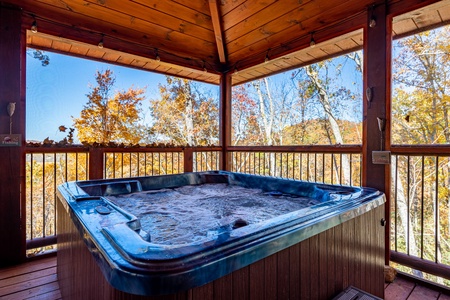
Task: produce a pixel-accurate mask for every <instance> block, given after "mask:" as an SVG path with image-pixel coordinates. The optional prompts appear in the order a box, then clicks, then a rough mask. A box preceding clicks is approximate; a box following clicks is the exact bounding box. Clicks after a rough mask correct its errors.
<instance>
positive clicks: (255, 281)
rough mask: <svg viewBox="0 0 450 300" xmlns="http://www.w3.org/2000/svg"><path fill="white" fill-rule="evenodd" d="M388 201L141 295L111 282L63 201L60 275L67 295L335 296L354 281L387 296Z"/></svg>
mask: <svg viewBox="0 0 450 300" xmlns="http://www.w3.org/2000/svg"><path fill="white" fill-rule="evenodd" d="M383 217H384V205H382V206H379V207H378V208H376V209H375V210H372V211H370V212H368V213H366V214H364V215H362V216H359V217H357V218H354V219H352V220H350V221H348V222H346V223H344V224H341V225H338V226H336V227H334V228H331V229H329V230H327V231H324V232H322V233H320V234H318V235H316V236H314V237H311V238H309V239H307V240H305V241H302V242H300V243H298V244H295V245H294V246H292V247H289V248H287V249H285V250H283V251H280V252H278V253H276V254H274V255H271V256H269V257H267V258H265V259H262V260H260V261H258V262H256V263H254V264H252V265H250V266H247V267H244V268H242V269H240V270H237V271H235V272H233V273H231V274H229V275H227V276H224V277H222V278H220V279H218V280H215V281H213V282H211V283H209V284H206V285H204V286H201V287H197V288H194V289H191V290H188V291H185V292H180V293H178V294H174V295H167V296H159V297H142V296H134V295H130V294H126V293H123V292H121V291H118V290H116V289H114V288H112V287H111V286H110V285H109V284H108V283H107V282H106V280H105V278H104V276H103V274H102V273H101V271H100V269H99V267H98V266H97V264H96V262H95V260H94V259H93V257H92V254H91V253H90V252H89V251H88V250H87V247H86V246H85V245H84V242H83V240H82V238H81V237H80V235H79V233H78V231H77V229H76V228H75V226H74V224H73V222H72V220H71V219H70V217H69V215H68V214H67V212H66V211H65V209H64V208H63V206H62V204H61V203H60V202H59V201H58V232H59V233H60V234H59V235H58V279H59V284H60V288H61V294H62V296H63V298H64V299H96V300H98V299H122V300H126V299H186V300H187V299H190V300H195V299H199V300H205V299H214V300H220V299H257V300H260V299H283V300H286V299H330V298H332V297H334V296H336V295H337V294H338V293H339V292H340V291H342V290H344V289H345V288H346V287H347V286H349V285H353V286H355V287H358V288H360V289H363V290H365V291H367V292H369V293H371V294H374V295H376V296H378V297H381V298H383V296H384V275H383V270H384V228H383V227H382V226H381V225H380V220H381V218H383Z"/></svg>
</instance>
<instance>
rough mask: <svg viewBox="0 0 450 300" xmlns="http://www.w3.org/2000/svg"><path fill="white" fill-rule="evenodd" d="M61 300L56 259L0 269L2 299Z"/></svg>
mask: <svg viewBox="0 0 450 300" xmlns="http://www.w3.org/2000/svg"><path fill="white" fill-rule="evenodd" d="M30 298H32V299H42V300H43V299H45V300H56V299H61V293H60V292H59V285H58V279H57V278H56V257H48V258H43V259H39V260H35V261H32V262H28V263H25V264H22V265H18V266H14V267H10V268H5V269H0V299H2V300H3V299H5V300H6V299H8V300H12V299H14V300H16V299H17V300H22V299H30Z"/></svg>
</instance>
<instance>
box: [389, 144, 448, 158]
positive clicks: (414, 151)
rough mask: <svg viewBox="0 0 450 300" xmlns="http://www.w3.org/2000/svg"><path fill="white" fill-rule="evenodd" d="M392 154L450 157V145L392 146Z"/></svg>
mask: <svg viewBox="0 0 450 300" xmlns="http://www.w3.org/2000/svg"><path fill="white" fill-rule="evenodd" d="M390 150H391V152H392V154H411V155H440V156H450V145H391V147H390Z"/></svg>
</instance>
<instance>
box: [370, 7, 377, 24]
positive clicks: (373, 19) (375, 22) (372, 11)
mask: <svg viewBox="0 0 450 300" xmlns="http://www.w3.org/2000/svg"><path fill="white" fill-rule="evenodd" d="M374 10H375V4H374V5H372V7H371V8H370V20H369V27H370V28H374V27H375V26H377V19H376V18H375V14H374Z"/></svg>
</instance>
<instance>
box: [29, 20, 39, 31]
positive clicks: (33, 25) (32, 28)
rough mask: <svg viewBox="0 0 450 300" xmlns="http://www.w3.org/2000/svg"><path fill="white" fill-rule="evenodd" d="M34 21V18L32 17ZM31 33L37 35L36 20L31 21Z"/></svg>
mask: <svg viewBox="0 0 450 300" xmlns="http://www.w3.org/2000/svg"><path fill="white" fill-rule="evenodd" d="M33 19H34V17H33ZM30 30H31V32H32V33H37V32H38V27H37V22H36V19H34V20H33V23H31V28H30Z"/></svg>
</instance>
